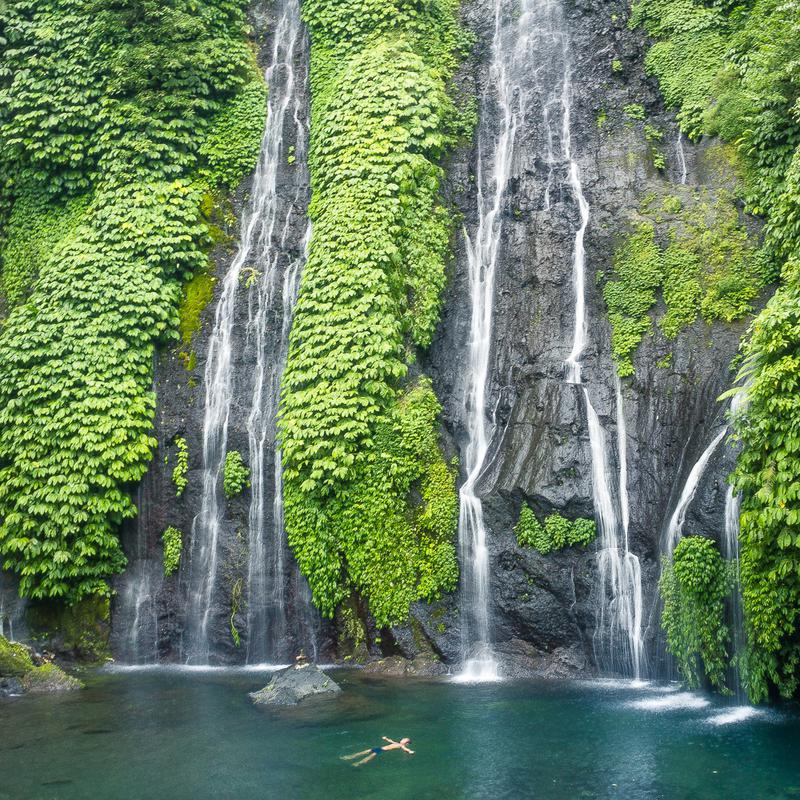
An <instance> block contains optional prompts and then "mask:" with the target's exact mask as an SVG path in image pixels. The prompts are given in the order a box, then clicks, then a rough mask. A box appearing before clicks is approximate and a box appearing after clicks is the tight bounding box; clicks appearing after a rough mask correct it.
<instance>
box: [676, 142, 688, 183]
mask: <svg viewBox="0 0 800 800" xmlns="http://www.w3.org/2000/svg"><path fill="white" fill-rule="evenodd" d="M675 152H676V153H677V155H678V166H679V167H680V170H681V183H682V184H683V185H684V186H685V185H686V182H687V181H688V179H689V170H688V168H687V166H686V150H685V149H684V147H683V132H682V131H678V138H677V139H676V141H675Z"/></svg>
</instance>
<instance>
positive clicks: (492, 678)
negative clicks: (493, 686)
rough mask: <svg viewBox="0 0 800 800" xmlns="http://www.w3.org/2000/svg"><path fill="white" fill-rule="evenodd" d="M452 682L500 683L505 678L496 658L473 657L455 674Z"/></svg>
mask: <svg viewBox="0 0 800 800" xmlns="http://www.w3.org/2000/svg"><path fill="white" fill-rule="evenodd" d="M450 680H451V681H452V683H498V682H499V681H502V680H503V678H502V676H501V675H500V673H499V672H498V670H497V662H496V661H495V660H494V659H491V658H490V659H486V658H484V659H478V658H471V659H469V660H468V661H466V662H465V663H464V667H463V669H462V671H461V672H459V673H458V674H457V675H453V676H452V677H451V678H450Z"/></svg>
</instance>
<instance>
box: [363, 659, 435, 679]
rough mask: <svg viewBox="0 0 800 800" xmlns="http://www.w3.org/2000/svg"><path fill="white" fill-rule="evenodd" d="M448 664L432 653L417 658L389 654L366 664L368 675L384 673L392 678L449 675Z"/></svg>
mask: <svg viewBox="0 0 800 800" xmlns="http://www.w3.org/2000/svg"><path fill="white" fill-rule="evenodd" d="M449 671H450V670H449V669H448V668H447V665H446V664H443V663H442V661H441V660H440V659H439V658H437V657H435V656H431V655H419V656H417V657H416V658H404V657H403V656H388V657H387V658H381V659H378V660H377V661H370V662H369V663H368V664H365V665H364V672H365V673H367V674H368V675H384V676H386V677H390V678H436V677H440V676H442V675H447V674H448V673H449Z"/></svg>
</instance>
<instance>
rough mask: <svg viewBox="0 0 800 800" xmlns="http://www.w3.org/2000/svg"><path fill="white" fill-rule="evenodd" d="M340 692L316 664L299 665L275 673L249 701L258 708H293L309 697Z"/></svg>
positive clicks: (336, 685)
mask: <svg viewBox="0 0 800 800" xmlns="http://www.w3.org/2000/svg"><path fill="white" fill-rule="evenodd" d="M341 691H342V690H341V689H340V688H339V686H338V684H337V683H336V682H335V681H334V680H332V679H331V678H329V677H328V676H327V675H326V674H325V673H324V672H323V671H322V670H321V669H320V668H319V667H318V666H316V664H300V665H296V666H293V667H289V668H288V669H284V670H281V671H280V672H277V673H275V675H274V676H273V678H272V680H271V681H270V682H269V683H268V684H267V685H266V686H265V687H264V688H263V689H260V690H259V691H257V692H251V693H250V699H251V700H252V701H253V702H254V703H255V704H256V705H259V706H295V705H297V704H298V703H301V702H303V700H307V699H308V698H309V697H320V696H329V697H333V696H335V695H337V694H339V692H341Z"/></svg>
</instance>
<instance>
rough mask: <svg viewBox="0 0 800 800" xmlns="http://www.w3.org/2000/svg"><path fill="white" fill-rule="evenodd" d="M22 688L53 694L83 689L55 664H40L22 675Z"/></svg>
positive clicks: (28, 690) (33, 691) (79, 683)
mask: <svg viewBox="0 0 800 800" xmlns="http://www.w3.org/2000/svg"><path fill="white" fill-rule="evenodd" d="M22 688H23V689H24V690H25V691H26V692H29V693H31V694H55V693H57V692H73V691H75V690H76V689H83V684H82V683H81V682H80V681H79V680H78V679H77V678H73V677H72V676H71V675H67V673H66V672H64V670H63V669H61V667H59V666H56V665H55V664H42V666H41V667H33V669H31V670H30V671H29V672H27V673H26V674H25V675H23V676H22Z"/></svg>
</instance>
